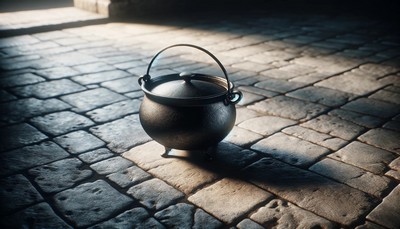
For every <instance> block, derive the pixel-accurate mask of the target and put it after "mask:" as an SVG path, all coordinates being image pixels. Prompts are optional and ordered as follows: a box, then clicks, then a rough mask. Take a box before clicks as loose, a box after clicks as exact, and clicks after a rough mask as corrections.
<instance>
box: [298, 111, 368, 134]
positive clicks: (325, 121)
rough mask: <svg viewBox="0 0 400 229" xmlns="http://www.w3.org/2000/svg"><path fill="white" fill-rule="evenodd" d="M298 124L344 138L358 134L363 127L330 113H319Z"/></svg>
mask: <svg viewBox="0 0 400 229" xmlns="http://www.w3.org/2000/svg"><path fill="white" fill-rule="evenodd" d="M300 126H303V127H307V128H310V129H314V130H316V131H319V132H322V133H326V134H329V135H332V136H335V137H339V138H342V139H345V140H352V139H353V138H355V137H357V136H358V135H360V134H361V133H362V131H364V129H365V128H363V127H361V126H359V125H356V124H354V123H351V122H349V121H346V120H343V119H340V118H338V117H335V116H330V115H321V116H319V117H317V118H315V119H312V120H310V121H308V122H305V123H302V124H300Z"/></svg>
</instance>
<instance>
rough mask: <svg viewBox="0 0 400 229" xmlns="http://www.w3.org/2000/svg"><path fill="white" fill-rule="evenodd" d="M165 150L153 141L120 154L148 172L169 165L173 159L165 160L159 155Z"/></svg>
mask: <svg viewBox="0 0 400 229" xmlns="http://www.w3.org/2000/svg"><path fill="white" fill-rule="evenodd" d="M164 152H165V148H164V147H163V146H162V145H160V144H158V143H157V142H155V141H151V142H148V143H145V144H143V145H139V146H136V147H134V148H132V149H131V150H129V151H127V152H125V153H123V154H122V156H123V157H125V158H127V159H129V160H131V161H133V162H134V163H135V164H137V165H138V166H140V167H141V168H143V169H145V170H149V169H152V168H155V167H158V166H160V165H164V164H168V163H171V162H172V161H173V160H174V159H166V158H163V157H162V156H161V155H162V154H163V153H164Z"/></svg>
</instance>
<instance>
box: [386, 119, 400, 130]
mask: <svg viewBox="0 0 400 229" xmlns="http://www.w3.org/2000/svg"><path fill="white" fill-rule="evenodd" d="M383 127H384V128H386V129H391V130H395V131H400V122H399V121H389V122H387V123H385V125H383Z"/></svg>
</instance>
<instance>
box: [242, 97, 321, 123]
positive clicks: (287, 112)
mask: <svg viewBox="0 0 400 229" xmlns="http://www.w3.org/2000/svg"><path fill="white" fill-rule="evenodd" d="M248 108H249V109H253V110H255V111H258V112H261V113H265V114H268V115H274V116H279V117H283V118H289V119H294V120H300V121H305V120H309V119H311V118H313V117H315V116H317V115H318V114H321V113H323V112H325V111H326V110H328V108H327V107H326V106H324V105H320V104H315V103H309V102H304V101H302V100H298V99H294V98H290V97H286V96H277V97H273V98H271V99H266V100H263V101H261V102H258V103H255V104H253V105H250V106H248Z"/></svg>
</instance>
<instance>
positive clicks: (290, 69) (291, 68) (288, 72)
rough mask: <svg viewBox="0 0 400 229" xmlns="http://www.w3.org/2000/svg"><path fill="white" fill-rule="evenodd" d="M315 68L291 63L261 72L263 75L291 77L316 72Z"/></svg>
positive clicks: (279, 77)
mask: <svg viewBox="0 0 400 229" xmlns="http://www.w3.org/2000/svg"><path fill="white" fill-rule="evenodd" d="M314 71H315V69H314V68H313V67H310V66H305V65H298V64H291V65H287V66H283V67H281V68H275V69H269V70H267V71H264V72H261V74H262V75H265V76H268V77H272V78H276V79H286V80H287V79H291V78H295V77H299V76H302V75H307V74H309V73H312V72H314Z"/></svg>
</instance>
